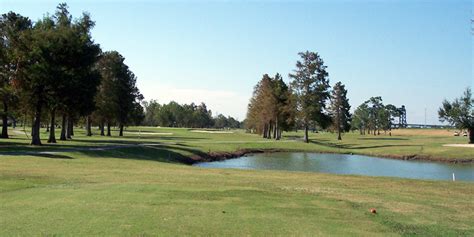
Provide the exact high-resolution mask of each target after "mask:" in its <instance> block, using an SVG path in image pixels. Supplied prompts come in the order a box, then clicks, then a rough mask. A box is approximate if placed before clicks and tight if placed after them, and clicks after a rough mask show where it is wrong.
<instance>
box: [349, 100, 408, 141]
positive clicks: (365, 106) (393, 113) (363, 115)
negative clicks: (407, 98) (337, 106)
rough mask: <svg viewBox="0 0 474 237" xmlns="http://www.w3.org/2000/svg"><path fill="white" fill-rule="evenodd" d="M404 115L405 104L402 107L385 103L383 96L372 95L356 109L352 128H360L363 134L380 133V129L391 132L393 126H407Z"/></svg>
mask: <svg viewBox="0 0 474 237" xmlns="http://www.w3.org/2000/svg"><path fill="white" fill-rule="evenodd" d="M404 116H406V109H405V106H404V105H402V106H401V107H400V108H398V107H396V106H395V105H392V104H387V105H384V104H383V100H382V97H380V96H377V97H371V98H370V99H368V100H367V101H365V102H364V103H362V104H361V105H359V107H357V108H356V109H355V111H354V115H353V118H352V123H351V129H352V130H359V132H360V134H361V135H365V134H373V135H380V131H383V132H384V133H387V132H389V133H390V131H391V130H392V128H400V127H401V128H403V127H406V121H404V119H403V118H404ZM390 135H391V133H390Z"/></svg>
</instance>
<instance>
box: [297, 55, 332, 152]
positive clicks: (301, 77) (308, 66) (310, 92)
mask: <svg viewBox="0 0 474 237" xmlns="http://www.w3.org/2000/svg"><path fill="white" fill-rule="evenodd" d="M298 55H299V56H300V57H301V59H302V61H297V62H296V69H295V70H294V73H293V74H290V75H289V76H290V78H292V79H293V81H292V83H291V85H292V89H293V90H294V92H295V94H296V98H297V108H298V115H297V116H298V118H299V120H300V121H301V122H302V123H303V127H304V141H305V142H306V143H308V142H309V139H308V129H309V127H310V126H311V125H312V124H313V125H319V126H321V127H325V126H326V125H327V124H328V121H329V120H330V118H329V116H328V115H327V114H326V113H325V109H326V100H327V99H328V98H329V88H330V86H329V79H328V72H327V71H326V68H327V66H325V65H324V61H323V59H321V57H320V56H319V54H317V53H313V52H309V51H306V52H304V53H299V54H298Z"/></svg>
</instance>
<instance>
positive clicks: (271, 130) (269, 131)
mask: <svg viewBox="0 0 474 237" xmlns="http://www.w3.org/2000/svg"><path fill="white" fill-rule="evenodd" d="M272 132H273V124H272V122H269V123H268V136H267V138H268V139H272Z"/></svg>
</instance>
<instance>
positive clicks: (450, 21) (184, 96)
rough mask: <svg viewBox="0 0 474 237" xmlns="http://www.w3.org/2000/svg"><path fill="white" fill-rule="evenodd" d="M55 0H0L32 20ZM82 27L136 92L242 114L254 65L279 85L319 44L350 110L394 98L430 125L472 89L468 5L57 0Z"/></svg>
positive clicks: (413, 118)
mask: <svg viewBox="0 0 474 237" xmlns="http://www.w3.org/2000/svg"><path fill="white" fill-rule="evenodd" d="M57 3H58V2H56V1H21V0H20V1H18V0H16V1H11V0H2V1H0V10H1V12H6V11H10V10H12V11H15V12H18V13H20V14H22V15H25V16H28V17H30V18H32V19H33V20H37V19H39V18H41V17H42V16H43V15H44V14H45V13H46V12H50V13H53V12H54V10H55V7H56V5H57ZM67 3H68V5H69V6H70V11H71V13H72V14H73V16H75V17H77V16H79V14H80V13H81V12H83V11H87V12H89V13H90V14H91V15H92V18H93V20H95V21H96V27H95V28H94V30H93V32H92V34H93V37H94V39H95V41H96V42H97V43H99V44H100V45H101V46H102V48H103V49H104V50H117V51H119V52H120V53H121V54H122V55H124V56H125V58H126V63H127V64H128V65H129V66H130V68H131V69H132V71H134V73H135V74H136V75H137V77H138V86H139V89H140V90H141V91H142V93H143V94H144V95H145V98H146V100H150V99H157V100H158V101H159V102H160V103H163V102H168V101H170V100H175V101H178V102H180V103H189V102H196V103H199V102H201V101H203V102H205V103H206V104H208V107H210V108H211V109H212V110H213V112H219V113H223V114H226V115H231V116H234V117H237V118H239V119H244V118H245V113H246V108H247V103H248V100H249V98H250V96H251V94H252V90H253V87H254V85H255V84H256V83H257V81H258V80H260V79H261V77H262V75H263V74H264V73H268V74H271V75H273V74H275V73H277V72H279V73H280V74H282V75H283V76H284V78H285V80H286V81H288V73H290V72H291V71H292V70H293V69H294V68H295V62H296V60H297V59H298V57H297V53H298V52H300V51H305V50H310V51H316V52H319V53H320V55H321V56H322V58H323V59H324V61H325V63H326V65H327V66H328V70H329V76H330V82H331V85H333V84H334V83H336V82H337V81H341V82H342V83H344V84H346V87H347V88H348V91H349V92H348V96H349V99H350V102H351V104H352V106H353V108H355V107H357V106H358V105H359V104H361V103H362V102H363V101H365V100H366V99H368V98H369V97H371V96H382V97H383V100H384V102H385V103H391V104H394V105H397V106H398V105H402V104H404V105H406V107H407V111H408V122H409V123H424V121H425V109H426V113H427V122H428V123H429V124H433V123H439V122H438V118H437V109H438V107H439V105H440V104H441V101H442V100H443V99H444V98H448V99H453V98H455V97H458V96H459V95H461V93H462V91H463V90H464V89H465V88H466V87H468V86H471V87H473V86H474V77H473V73H472V68H473V65H474V64H473V61H472V56H473V54H474V50H473V47H472V46H473V38H472V34H471V23H470V19H471V17H472V16H473V13H472V3H471V2H470V1H126V0H122V1H69V2H67Z"/></svg>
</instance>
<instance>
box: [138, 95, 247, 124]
mask: <svg viewBox="0 0 474 237" xmlns="http://www.w3.org/2000/svg"><path fill="white" fill-rule="evenodd" d="M143 105H144V107H145V111H146V112H145V117H144V120H143V125H146V126H162V127H185V128H218V129H223V128H240V127H241V126H242V123H241V122H239V121H238V120H237V119H235V118H233V117H231V116H227V117H226V116H224V115H222V114H218V115H217V116H215V117H213V115H212V111H211V110H210V109H208V108H207V106H206V104H205V103H201V104H199V105H196V104H194V103H191V104H182V105H181V104H178V103H177V102H174V101H171V102H169V103H168V104H159V103H158V102H157V101H156V100H151V101H149V102H147V101H144V102H143Z"/></svg>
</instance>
